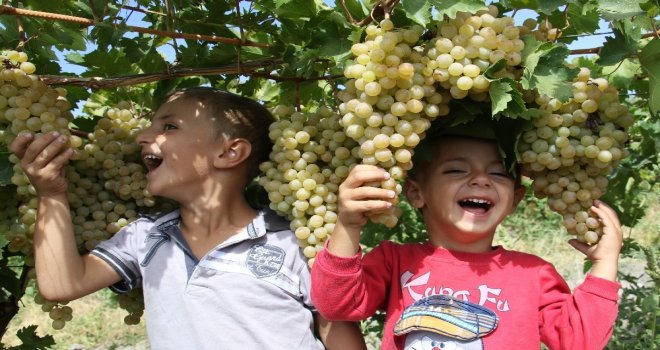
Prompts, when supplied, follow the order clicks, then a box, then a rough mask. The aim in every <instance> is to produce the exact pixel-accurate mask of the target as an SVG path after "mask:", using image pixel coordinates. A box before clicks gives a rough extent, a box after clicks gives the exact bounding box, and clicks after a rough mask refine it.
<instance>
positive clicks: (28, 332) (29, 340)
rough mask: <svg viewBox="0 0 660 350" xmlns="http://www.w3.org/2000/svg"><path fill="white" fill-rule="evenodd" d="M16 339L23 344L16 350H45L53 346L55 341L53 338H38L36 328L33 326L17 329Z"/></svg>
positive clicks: (47, 336)
mask: <svg viewBox="0 0 660 350" xmlns="http://www.w3.org/2000/svg"><path fill="white" fill-rule="evenodd" d="M16 337H18V339H20V340H21V342H23V344H22V345H21V346H20V347H17V348H16V349H33V350H47V349H50V348H51V347H52V346H53V345H55V339H53V336H52V335H46V336H43V337H41V336H39V335H38V334H37V326H35V325H29V326H26V327H23V328H21V329H19V330H18V331H16Z"/></svg>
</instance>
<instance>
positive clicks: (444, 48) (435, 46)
mask: <svg viewBox="0 0 660 350" xmlns="http://www.w3.org/2000/svg"><path fill="white" fill-rule="evenodd" d="M497 16H498V9H497V7H496V6H494V5H491V6H489V9H488V10H487V11H486V10H484V11H480V12H477V13H475V14H471V13H467V12H458V13H457V14H456V18H453V19H449V18H445V19H443V20H441V21H439V22H438V23H437V24H436V26H437V34H436V36H435V38H433V39H432V40H430V41H429V43H428V44H427V45H426V50H425V56H424V58H423V60H422V63H423V64H424V69H423V75H424V77H425V78H426V77H432V78H433V80H434V81H436V82H438V84H439V85H440V86H441V87H442V88H444V89H447V90H449V92H450V94H451V97H452V98H455V99H463V98H465V97H467V96H468V95H469V96H471V97H472V99H474V100H476V101H484V100H486V99H487V98H488V87H489V85H490V82H489V80H488V79H487V78H486V77H485V76H484V75H483V74H484V72H485V71H486V69H488V68H489V67H490V66H492V65H493V64H495V63H497V62H499V61H500V60H503V59H504V60H506V64H507V65H506V69H504V70H502V71H501V72H498V73H497V74H500V75H502V76H508V77H511V78H514V77H515V75H514V73H515V72H516V71H517V70H518V69H517V68H516V67H517V66H519V65H520V63H521V61H522V57H521V51H522V50H523V48H524V47H525V43H524V42H523V41H522V40H521V39H520V32H521V29H520V27H518V26H516V25H514V23H513V18H511V17H506V16H505V17H497ZM523 31H524V30H523Z"/></svg>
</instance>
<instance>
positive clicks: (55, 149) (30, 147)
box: [10, 132, 120, 301]
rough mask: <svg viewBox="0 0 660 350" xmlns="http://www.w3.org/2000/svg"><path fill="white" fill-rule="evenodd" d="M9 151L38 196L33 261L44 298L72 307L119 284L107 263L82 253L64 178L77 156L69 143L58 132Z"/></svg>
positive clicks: (27, 139)
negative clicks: (98, 292)
mask: <svg viewBox="0 0 660 350" xmlns="http://www.w3.org/2000/svg"><path fill="white" fill-rule="evenodd" d="M10 150H11V152H12V153H14V154H15V155H16V156H17V157H18V158H20V159H21V162H20V165H21V167H22V168H23V171H24V172H25V174H26V175H27V176H28V178H29V179H30V182H31V183H32V185H33V186H34V188H35V189H36V191H37V221H36V224H35V232H34V257H35V267H36V272H37V282H38V284H39V291H40V292H41V294H42V295H43V296H44V297H45V298H46V299H49V300H53V301H68V300H73V299H76V298H79V297H81V296H84V295H87V294H89V293H92V292H94V291H97V290H99V289H101V288H103V287H106V286H108V285H111V284H113V283H115V282H118V281H119V280H120V277H119V275H118V274H117V273H116V272H115V271H114V270H113V269H112V267H110V266H109V265H108V264H106V263H105V262H104V261H103V260H101V259H99V258H97V257H95V256H91V255H84V256H80V254H79V253H78V248H77V247H76V241H75V237H74V234H73V223H72V219H71V212H70V209H69V203H68V200H67V187H68V185H67V182H66V178H65V177H64V167H65V166H66V164H67V163H68V162H69V160H70V159H71V156H72V154H73V151H72V149H71V148H70V147H69V145H68V138H67V137H66V136H64V135H60V134H59V133H57V132H52V133H48V134H45V135H43V136H39V137H35V135H33V134H29V133H22V134H20V135H18V136H17V137H16V139H15V140H14V141H13V142H12V144H11V146H10Z"/></svg>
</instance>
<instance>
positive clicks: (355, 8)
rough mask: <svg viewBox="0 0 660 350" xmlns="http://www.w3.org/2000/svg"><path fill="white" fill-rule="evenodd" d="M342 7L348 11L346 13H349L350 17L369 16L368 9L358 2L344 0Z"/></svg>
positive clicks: (357, 0) (356, 0) (355, 0)
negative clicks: (344, 6)
mask: <svg viewBox="0 0 660 350" xmlns="http://www.w3.org/2000/svg"><path fill="white" fill-rule="evenodd" d="M343 3H344V5H346V8H347V9H348V12H350V13H351V16H352V17H353V18H354V19H355V18H358V19H359V18H362V17H365V16H368V15H369V8H367V6H365V4H364V3H363V2H362V1H359V0H344V1H343Z"/></svg>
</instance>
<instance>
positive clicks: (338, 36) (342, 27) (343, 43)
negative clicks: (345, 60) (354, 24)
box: [311, 13, 352, 56]
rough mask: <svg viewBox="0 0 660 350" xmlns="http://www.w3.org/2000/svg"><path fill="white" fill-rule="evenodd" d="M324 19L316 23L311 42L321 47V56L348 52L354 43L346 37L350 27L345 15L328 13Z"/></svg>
mask: <svg viewBox="0 0 660 350" xmlns="http://www.w3.org/2000/svg"><path fill="white" fill-rule="evenodd" d="M324 18H325V19H324V20H323V21H320V22H318V23H315V24H314V31H313V32H312V38H311V42H312V43H314V47H318V48H319V54H320V55H321V56H336V55H341V54H344V53H346V52H348V51H349V50H350V49H351V45H352V43H351V42H350V41H349V40H348V39H346V38H347V37H348V35H349V33H350V28H349V27H348V23H347V22H346V20H345V19H344V17H342V16H340V15H339V14H338V13H328V15H327V16H324Z"/></svg>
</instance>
